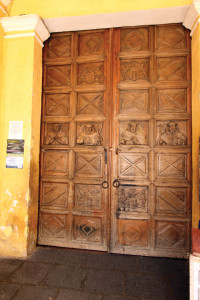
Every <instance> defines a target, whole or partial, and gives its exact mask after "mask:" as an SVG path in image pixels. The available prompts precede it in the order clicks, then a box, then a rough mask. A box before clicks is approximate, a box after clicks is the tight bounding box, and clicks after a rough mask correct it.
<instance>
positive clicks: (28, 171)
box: [0, 37, 41, 257]
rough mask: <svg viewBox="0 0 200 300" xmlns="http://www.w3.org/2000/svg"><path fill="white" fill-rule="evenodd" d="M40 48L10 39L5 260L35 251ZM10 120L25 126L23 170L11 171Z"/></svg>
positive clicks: (3, 185) (4, 125) (1, 179)
mask: <svg viewBox="0 0 200 300" xmlns="http://www.w3.org/2000/svg"><path fill="white" fill-rule="evenodd" d="M35 43H37V42H35V38H34V37H22V38H12V39H4V47H3V70H2V72H3V76H2V86H3V87H4V88H3V90H2V94H1V102H0V113H1V115H0V126H1V128H0V129H1V140H2V144H1V145H0V153H1V160H0V255H3V256H20V257H23V256H26V255H27V249H28V246H29V245H31V243H33V244H34V246H35V239H36V236H35V235H34V234H35V233H36V228H37V220H36V218H37V214H36V210H37V203H38V196H37V195H35V194H34V193H32V185H33V184H35V183H36V182H37V180H38V166H37V167H35V164H38V159H37V155H38V151H39V147H38V142H39V132H40V130H39V126H40V117H39V115H38V114H37V112H38V109H39V108H40V97H38V94H39V93H38V89H37V86H36V84H35V80H34V81H33V76H34V74H35V73H37V72H38V74H37V76H35V77H36V78H37V79H38V80H39V86H40V85H41V84H40V82H41V70H40V65H41V62H39V60H41V49H38V47H40V48H41V46H38V47H37V46H36V45H35ZM36 64H37V66H36ZM9 120H10V121H23V122H24V127H23V138H24V139H25V147H24V167H23V169H7V168H5V161H6V142H7V138H8V130H9ZM37 130H38V132H37V133H36V131H37ZM36 136H37V138H36ZM35 156H36V157H35ZM33 161H34V163H33ZM34 175H35V177H34ZM30 183H31V184H30ZM36 193H37V190H36ZM34 201H35V203H34V205H33V202H34ZM33 207H34V212H33ZM33 213H34V218H33V217H32V214H33ZM35 214H36V217H35ZM30 228H31V231H32V232H33V236H32V237H30V231H29V229H30ZM32 240H34V242H32ZM30 247H31V246H30Z"/></svg>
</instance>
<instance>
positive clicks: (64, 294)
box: [56, 290, 103, 300]
mask: <svg viewBox="0 0 200 300" xmlns="http://www.w3.org/2000/svg"><path fill="white" fill-rule="evenodd" d="M102 298H103V296H102V295H100V294H94V293H93V294H91V293H87V292H83V291H73V290H60V292H59V294H58V297H57V298H56V300H66V299H74V300H102Z"/></svg>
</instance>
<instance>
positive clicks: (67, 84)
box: [38, 24, 191, 257]
mask: <svg viewBox="0 0 200 300" xmlns="http://www.w3.org/2000/svg"><path fill="white" fill-rule="evenodd" d="M111 45H112V46H111ZM111 57H112V59H111ZM43 81H44V82H43V109H42V111H43V114H42V134H41V182H40V185H41V188H40V216H39V237H38V242H39V244H43V245H55V246H63V247H72V248H83V249H92V250H103V251H111V252H115V253H123V254H139V255H149V256H151V255H152V256H171V257H184V256H186V254H187V252H188V250H189V244H190V243H189V240H190V237H189V230H190V209H191V208H190V198H191V103H190V39H189V31H187V30H185V29H184V28H183V27H182V26H181V25H176V24H175V25H160V26H149V27H148V26H144V27H136V28H121V29H114V30H113V29H108V30H95V31H82V32H76V33H59V34H53V35H52V36H51V38H50V39H49V41H47V42H46V45H45V49H44V80H43ZM108 182H109V183H111V184H110V187H109V188H106V187H107V183H108ZM102 184H103V186H102ZM110 216H111V220H110ZM109 247H110V249H109Z"/></svg>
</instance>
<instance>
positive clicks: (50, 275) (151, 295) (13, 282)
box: [0, 247, 189, 300]
mask: <svg viewBox="0 0 200 300" xmlns="http://www.w3.org/2000/svg"><path fill="white" fill-rule="evenodd" d="M188 268H189V267H188V260H181V259H170V258H152V257H142V256H130V255H118V254H106V253H105V254H104V253H94V252H86V251H85V252H84V251H78V250H67V249H61V248H50V247H38V248H37V250H36V252H35V253H34V254H33V255H32V256H31V257H29V258H28V259H26V260H16V259H15V260H12V259H0V300H10V299H17V300H19V299H20V300H63V299H69V300H125V299H126V300H128V299H130V300H131V299H132V300H188V299H189V269H188Z"/></svg>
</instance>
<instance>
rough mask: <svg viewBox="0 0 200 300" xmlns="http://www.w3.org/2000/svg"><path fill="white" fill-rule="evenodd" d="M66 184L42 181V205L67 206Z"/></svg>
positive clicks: (50, 206) (52, 206) (51, 206)
mask: <svg viewBox="0 0 200 300" xmlns="http://www.w3.org/2000/svg"><path fill="white" fill-rule="evenodd" d="M67 199H68V184H66V183H55V182H43V183H42V203H41V205H42V207H48V208H67Z"/></svg>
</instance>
